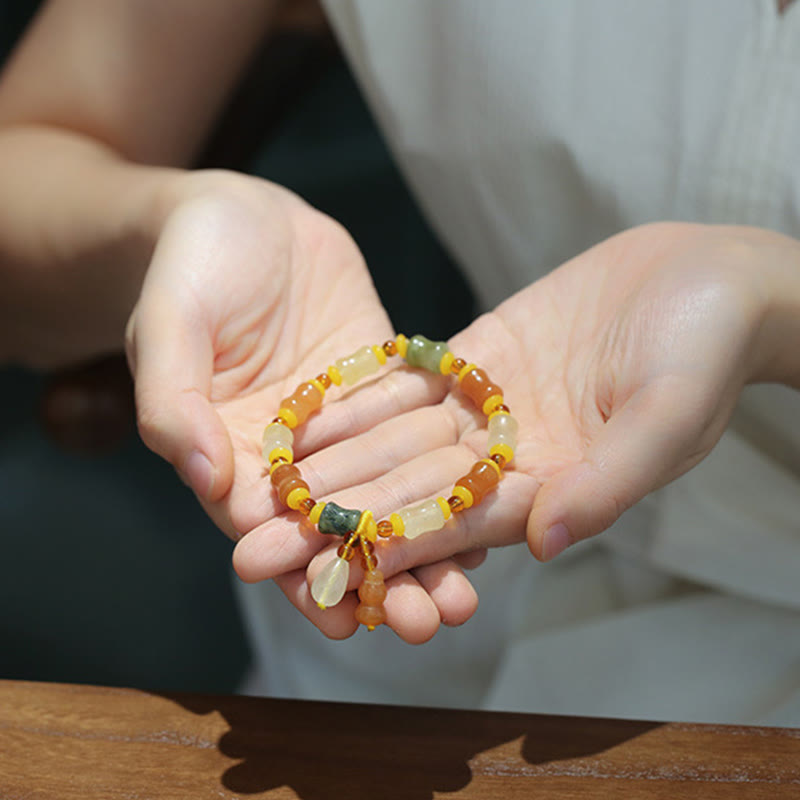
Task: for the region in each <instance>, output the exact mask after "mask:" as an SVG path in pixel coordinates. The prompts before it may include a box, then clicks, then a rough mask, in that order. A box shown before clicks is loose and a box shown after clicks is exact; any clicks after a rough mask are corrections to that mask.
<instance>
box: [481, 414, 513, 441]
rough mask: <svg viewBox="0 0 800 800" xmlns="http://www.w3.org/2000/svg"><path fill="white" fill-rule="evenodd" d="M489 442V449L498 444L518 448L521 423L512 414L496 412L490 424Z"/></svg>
mask: <svg viewBox="0 0 800 800" xmlns="http://www.w3.org/2000/svg"><path fill="white" fill-rule="evenodd" d="M488 429H489V442H488V446H487V448H486V449H487V450H491V449H492V447H494V446H495V445H496V444H506V445H508V446H509V447H510V448H511V449H512V450H516V449H517V431H518V430H519V423H518V422H517V420H516V419H514V417H512V416H511V414H495V415H494V416H493V417H492V418H491V419H490V420H489V424H488Z"/></svg>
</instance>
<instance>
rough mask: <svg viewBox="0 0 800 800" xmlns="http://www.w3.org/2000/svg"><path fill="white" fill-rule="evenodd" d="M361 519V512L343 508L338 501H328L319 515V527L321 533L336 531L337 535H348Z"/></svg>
mask: <svg viewBox="0 0 800 800" xmlns="http://www.w3.org/2000/svg"><path fill="white" fill-rule="evenodd" d="M360 519H361V512H360V511H357V510H355V509H352V508H342V507H341V506H337V505H336V503H326V504H325V508H323V509H322V513H321V514H320V515H319V522H317V529H318V530H319V532H320V533H335V534H336V535H337V536H346V535H347V534H348V533H352V532H353V531H354V530H355V529H356V528H357V527H358V522H359V520H360Z"/></svg>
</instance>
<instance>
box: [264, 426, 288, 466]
mask: <svg viewBox="0 0 800 800" xmlns="http://www.w3.org/2000/svg"><path fill="white" fill-rule="evenodd" d="M293 444H294V434H293V433H292V430H291V428H287V427H286V426H285V425H282V424H281V423H280V422H273V423H272V424H271V425H267V427H266V428H264V435H263V436H262V437H261V445H262V446H261V455H262V456H264V461H269V460H270V457H269V454H270V453H271V452H272V451H273V450H274V449H275V448H276V447H282V448H284V449H285V450H289V451H290V452H291V450H292V445H293Z"/></svg>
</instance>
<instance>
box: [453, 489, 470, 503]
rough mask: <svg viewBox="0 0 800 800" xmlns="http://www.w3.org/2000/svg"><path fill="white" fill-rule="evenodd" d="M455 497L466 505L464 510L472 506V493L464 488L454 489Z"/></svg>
mask: <svg viewBox="0 0 800 800" xmlns="http://www.w3.org/2000/svg"><path fill="white" fill-rule="evenodd" d="M453 497H457V498H458V499H459V500H461V502H462V503H463V504H464V508H470V507H471V506H472V492H471V491H470V490H469V489H467V488H465V487H464V486H454V487H453Z"/></svg>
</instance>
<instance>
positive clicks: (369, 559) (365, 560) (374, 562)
mask: <svg viewBox="0 0 800 800" xmlns="http://www.w3.org/2000/svg"><path fill="white" fill-rule="evenodd" d="M361 566H362V568H363V569H364V571H365V572H372V571H373V570H374V569H375V567H377V566H378V559H377V558H375V556H365V555H364V554H363V553H362V554H361Z"/></svg>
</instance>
